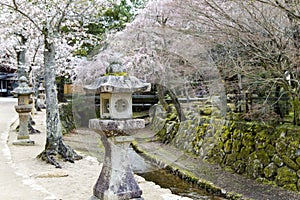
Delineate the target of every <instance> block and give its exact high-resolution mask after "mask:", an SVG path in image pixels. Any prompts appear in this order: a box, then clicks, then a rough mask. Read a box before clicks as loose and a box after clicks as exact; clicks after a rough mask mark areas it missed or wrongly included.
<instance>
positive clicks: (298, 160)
mask: <svg viewBox="0 0 300 200" xmlns="http://www.w3.org/2000/svg"><path fill="white" fill-rule="evenodd" d="M296 163H297V164H298V166H300V156H298V158H296Z"/></svg>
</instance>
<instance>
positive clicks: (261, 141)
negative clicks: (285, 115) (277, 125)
mask: <svg viewBox="0 0 300 200" xmlns="http://www.w3.org/2000/svg"><path fill="white" fill-rule="evenodd" d="M255 141H256V143H255V147H256V149H264V148H265V147H266V146H267V145H268V144H269V142H270V141H269V138H268V131H267V130H262V131H260V132H259V133H258V134H257V135H256V136H255Z"/></svg>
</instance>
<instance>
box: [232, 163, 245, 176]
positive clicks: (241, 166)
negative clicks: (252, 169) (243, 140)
mask: <svg viewBox="0 0 300 200" xmlns="http://www.w3.org/2000/svg"><path fill="white" fill-rule="evenodd" d="M232 168H233V169H234V171H235V172H236V173H238V174H243V173H244V172H245V170H246V164H245V162H244V161H242V160H238V161H236V162H234V163H233V165H232Z"/></svg>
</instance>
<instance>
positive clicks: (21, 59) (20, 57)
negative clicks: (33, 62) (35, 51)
mask: <svg viewBox="0 0 300 200" xmlns="http://www.w3.org/2000/svg"><path fill="white" fill-rule="evenodd" d="M17 36H19V37H21V40H20V47H19V48H17V49H15V50H16V54H17V63H18V78H20V77H21V76H25V77H26V78H27V79H28V75H27V74H26V69H25V62H26V59H25V58H26V57H25V56H26V48H24V47H25V45H26V41H27V38H26V37H25V36H24V35H22V34H17Z"/></svg>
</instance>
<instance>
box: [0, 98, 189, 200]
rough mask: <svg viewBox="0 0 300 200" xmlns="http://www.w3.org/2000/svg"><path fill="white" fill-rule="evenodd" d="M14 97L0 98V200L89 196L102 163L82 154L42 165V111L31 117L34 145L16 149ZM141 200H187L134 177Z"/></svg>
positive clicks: (81, 199)
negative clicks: (71, 159) (58, 166)
mask: <svg viewBox="0 0 300 200" xmlns="http://www.w3.org/2000/svg"><path fill="white" fill-rule="evenodd" d="M16 104H17V100H16V99H15V98H0V136H1V141H0V150H1V153H0V155H1V156H0V177H1V179H0V191H1V192H0V199H1V200H84V199H86V200H87V199H89V198H90V197H91V196H92V188H93V185H94V184H95V182H96V180H97V178H98V175H99V173H100V170H101V167H102V163H99V162H98V161H97V159H96V158H94V157H91V156H87V155H84V159H82V160H80V161H76V162H75V164H72V163H69V162H63V161H60V163H61V165H62V169H56V168H54V166H52V165H49V164H46V163H44V162H42V161H40V160H38V159H36V156H37V155H38V154H39V153H40V152H42V150H43V148H44V145H45V141H46V135H45V111H43V112H37V114H36V115H35V116H34V117H33V119H34V121H35V123H36V125H35V128H36V129H38V130H40V131H41V134H35V135H31V136H30V137H31V139H32V140H34V141H35V145H34V146H17V145H13V144H12V142H13V141H14V140H15V139H16V137H17V132H16V131H15V128H16V126H17V124H18V120H17V113H16V112H15V108H14V106H15V105H16ZM135 177H136V180H137V182H138V184H139V186H140V187H141V189H142V190H143V195H142V197H143V198H144V199H145V200H148V199H149V200H150V199H151V200H190V198H187V197H180V196H177V195H174V194H172V193H171V191H170V190H169V189H164V188H161V187H160V186H158V185H156V184H154V183H153V182H148V181H145V180H144V179H143V178H142V177H139V176H135Z"/></svg>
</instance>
